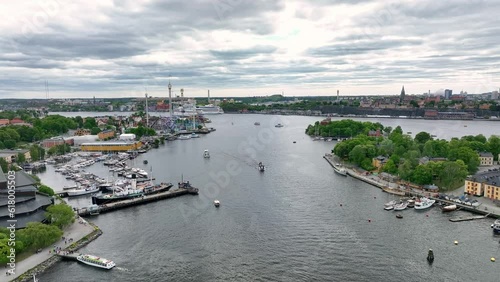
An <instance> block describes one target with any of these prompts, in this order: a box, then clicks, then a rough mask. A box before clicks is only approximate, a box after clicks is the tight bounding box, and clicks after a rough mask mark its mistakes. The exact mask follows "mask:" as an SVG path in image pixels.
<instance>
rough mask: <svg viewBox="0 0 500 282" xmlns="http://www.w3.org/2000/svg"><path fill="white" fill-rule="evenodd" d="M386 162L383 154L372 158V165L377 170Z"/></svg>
mask: <svg viewBox="0 0 500 282" xmlns="http://www.w3.org/2000/svg"><path fill="white" fill-rule="evenodd" d="M386 162H387V158H386V157H384V156H378V157H375V158H373V159H372V165H373V166H374V167H376V168H377V170H380V169H382V167H383V166H384V165H385V163H386Z"/></svg>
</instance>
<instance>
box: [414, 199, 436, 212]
mask: <svg viewBox="0 0 500 282" xmlns="http://www.w3.org/2000/svg"><path fill="white" fill-rule="evenodd" d="M435 202H436V200H431V199H428V198H426V197H422V198H420V200H419V201H416V202H415V209H416V210H424V209H427V208H430V207H432V205H433V204H434V203H435Z"/></svg>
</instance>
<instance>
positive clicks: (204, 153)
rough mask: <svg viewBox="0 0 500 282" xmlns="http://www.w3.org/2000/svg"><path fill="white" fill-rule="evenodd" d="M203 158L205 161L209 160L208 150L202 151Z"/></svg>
mask: <svg viewBox="0 0 500 282" xmlns="http://www.w3.org/2000/svg"><path fill="white" fill-rule="evenodd" d="M203 157H204V158H205V159H209V158H210V153H209V152H208V150H205V151H203Z"/></svg>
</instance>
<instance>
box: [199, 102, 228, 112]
mask: <svg viewBox="0 0 500 282" xmlns="http://www.w3.org/2000/svg"><path fill="white" fill-rule="evenodd" d="M196 110H197V111H201V113H202V114H203V115H220V114H223V113H224V110H222V108H221V107H219V106H214V105H212V104H208V105H205V106H199V107H196Z"/></svg>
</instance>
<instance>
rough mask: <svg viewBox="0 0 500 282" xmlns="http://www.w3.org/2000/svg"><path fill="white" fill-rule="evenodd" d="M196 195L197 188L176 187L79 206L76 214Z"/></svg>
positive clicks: (108, 210) (87, 214)
mask: <svg viewBox="0 0 500 282" xmlns="http://www.w3.org/2000/svg"><path fill="white" fill-rule="evenodd" d="M189 194H191V195H197V194H198V189H197V188H194V187H190V188H178V189H175V190H170V191H166V192H162V193H157V194H152V195H143V196H142V197H137V198H132V199H127V200H123V201H119V202H113V203H109V204H103V205H100V206H97V207H96V208H90V207H89V208H81V209H78V210H77V213H78V215H80V216H83V217H84V216H90V215H97V214H101V213H106V212H110V211H114V210H118V209H123V208H127V207H131V206H137V205H142V204H147V203H151V202H156V201H159V200H163V199H168V198H174V197H179V196H182V195H189Z"/></svg>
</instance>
